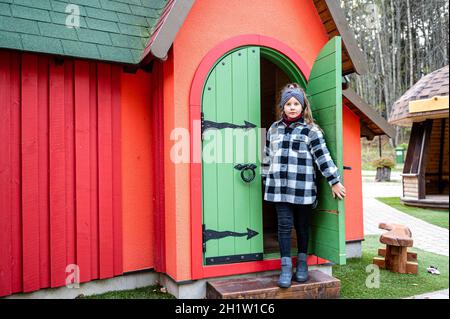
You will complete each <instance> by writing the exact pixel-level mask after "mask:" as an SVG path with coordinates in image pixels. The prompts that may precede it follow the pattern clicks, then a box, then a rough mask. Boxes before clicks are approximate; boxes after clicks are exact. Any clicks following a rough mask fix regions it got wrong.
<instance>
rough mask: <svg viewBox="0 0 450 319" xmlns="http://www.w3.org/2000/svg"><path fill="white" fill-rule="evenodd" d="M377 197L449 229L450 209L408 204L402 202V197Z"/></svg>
mask: <svg viewBox="0 0 450 319" xmlns="http://www.w3.org/2000/svg"><path fill="white" fill-rule="evenodd" d="M376 199H378V200H379V201H380V202H383V203H385V204H387V205H389V206H391V207H393V208H395V209H398V210H400V211H402V212H404V213H406V214H408V215H411V216H414V217H416V218H419V219H422V220H423V221H426V222H427V223H430V224H433V225H436V226H439V227H443V228H447V229H448V210H439V209H429V208H419V207H410V206H406V205H404V204H402V203H401V202H400V197H376Z"/></svg>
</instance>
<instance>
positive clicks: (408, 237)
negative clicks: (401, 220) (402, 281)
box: [373, 223, 418, 274]
mask: <svg viewBox="0 0 450 319" xmlns="http://www.w3.org/2000/svg"><path fill="white" fill-rule="evenodd" d="M378 227H379V228H380V229H386V230H387V232H386V233H384V234H382V235H381V236H380V242H381V243H383V244H386V248H380V249H378V255H380V256H381V257H374V258H373V263H374V264H375V265H377V266H378V267H380V268H384V269H387V270H390V271H392V272H397V273H401V274H417V267H418V264H417V254H416V253H411V252H408V251H407V250H408V247H412V245H413V239H412V233H411V230H410V229H409V228H408V227H406V226H404V225H399V224H386V223H380V225H379V226H378Z"/></svg>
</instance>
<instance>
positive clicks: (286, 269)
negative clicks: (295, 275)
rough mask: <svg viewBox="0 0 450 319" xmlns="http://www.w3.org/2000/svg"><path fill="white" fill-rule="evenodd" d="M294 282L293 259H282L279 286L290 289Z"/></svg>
mask: <svg viewBox="0 0 450 319" xmlns="http://www.w3.org/2000/svg"><path fill="white" fill-rule="evenodd" d="M291 280H292V259H291V257H282V258H281V274H280V278H279V279H278V286H279V287H281V288H288V287H290V286H291Z"/></svg>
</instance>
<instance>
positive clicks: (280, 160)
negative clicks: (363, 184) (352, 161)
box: [261, 118, 340, 208]
mask: <svg viewBox="0 0 450 319" xmlns="http://www.w3.org/2000/svg"><path fill="white" fill-rule="evenodd" d="M314 162H315V163H316V165H317V168H318V170H319V171H320V172H321V174H322V175H323V176H324V177H325V178H326V179H327V181H328V183H329V184H330V186H331V185H334V184H336V183H338V182H339V181H340V175H339V170H338V168H337V167H336V165H335V164H334V162H333V159H332V158H331V156H330V152H329V151H328V148H327V146H326V144H325V140H324V138H323V134H322V131H321V130H320V129H319V128H317V127H315V126H312V125H310V124H307V123H306V122H305V121H304V119H303V118H300V120H298V121H296V122H294V123H291V124H290V125H289V126H287V125H286V124H285V123H284V122H283V120H282V119H280V120H278V121H276V122H274V123H273V124H272V125H271V126H270V128H269V130H268V131H267V136H266V143H265V147H264V154H263V159H262V162H261V176H262V177H263V180H264V179H265V192H264V200H266V201H272V202H289V203H294V204H313V207H314V208H315V207H316V206H317V200H316V198H317V186H316V173H315V167H314V164H313V163H314Z"/></svg>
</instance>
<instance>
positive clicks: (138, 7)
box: [0, 0, 171, 64]
mask: <svg viewBox="0 0 450 319" xmlns="http://www.w3.org/2000/svg"><path fill="white" fill-rule="evenodd" d="M168 2H171V1H168V0H142V1H141V0H70V3H69V1H68V0H39V1H36V0H14V1H13V0H0V47H2V48H8V49H16V50H21V51H30V52H41V53H50V54H56V55H63V56H73V57H80V58H89V59H95V60H104V61H111V62H120V63H127V64H128V63H129V64H136V63H139V62H140V61H141V56H142V52H143V50H144V49H145V46H146V44H147V42H148V39H149V38H150V36H151V35H152V34H153V33H154V31H155V30H156V26H157V23H158V21H160V18H161V17H162V14H163V12H164V8H165V7H166V5H167V3H168ZM68 5H76V6H77V8H79V14H80V15H79V18H80V19H79V24H80V27H79V28H68V27H67V26H66V21H68V22H72V21H75V20H73V19H71V17H70V13H71V12H74V11H71V10H70V9H71V7H68ZM66 10H67V12H68V13H66Z"/></svg>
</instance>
